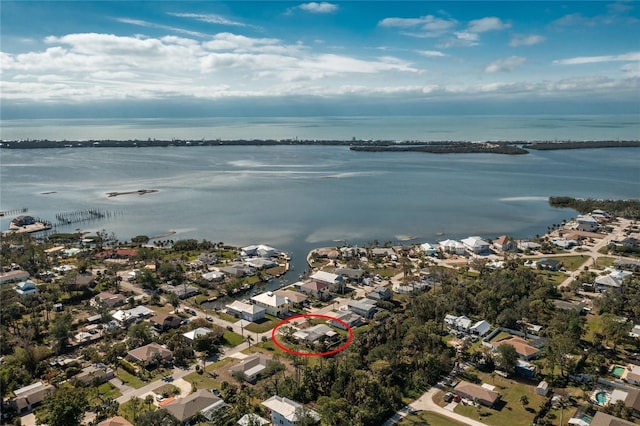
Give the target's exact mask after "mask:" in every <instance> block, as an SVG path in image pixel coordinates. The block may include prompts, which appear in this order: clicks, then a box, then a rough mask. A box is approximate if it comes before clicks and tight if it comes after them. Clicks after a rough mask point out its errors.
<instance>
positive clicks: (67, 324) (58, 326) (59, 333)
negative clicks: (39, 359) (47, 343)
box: [51, 312, 73, 354]
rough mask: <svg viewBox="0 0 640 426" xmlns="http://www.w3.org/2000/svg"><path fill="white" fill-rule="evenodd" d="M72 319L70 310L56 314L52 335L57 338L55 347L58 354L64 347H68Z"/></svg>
mask: <svg viewBox="0 0 640 426" xmlns="http://www.w3.org/2000/svg"><path fill="white" fill-rule="evenodd" d="M72 321H73V318H72V317H71V314H70V313H68V312H65V313H64V314H60V315H56V319H55V321H54V322H53V325H52V326H51V337H52V338H53V339H55V342H54V348H55V351H56V354H59V353H60V352H62V350H63V349H64V348H66V347H67V343H68V340H69V336H70V334H71V322H72Z"/></svg>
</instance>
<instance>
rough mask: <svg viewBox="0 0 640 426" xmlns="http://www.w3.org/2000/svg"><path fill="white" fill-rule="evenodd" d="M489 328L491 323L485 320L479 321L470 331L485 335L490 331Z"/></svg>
mask: <svg viewBox="0 0 640 426" xmlns="http://www.w3.org/2000/svg"><path fill="white" fill-rule="evenodd" d="M489 330H491V324H489V323H488V322H487V321H485V320H482V321H478V322H477V323H475V324H473V325H472V326H471V327H470V328H469V331H470V332H472V333H473V334H477V335H478V336H484V335H485V334H487V333H488V332H489Z"/></svg>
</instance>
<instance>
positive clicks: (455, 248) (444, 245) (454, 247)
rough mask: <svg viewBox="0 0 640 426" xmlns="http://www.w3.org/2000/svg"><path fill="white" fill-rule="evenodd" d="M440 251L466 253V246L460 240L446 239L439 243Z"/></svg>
mask: <svg viewBox="0 0 640 426" xmlns="http://www.w3.org/2000/svg"><path fill="white" fill-rule="evenodd" d="M438 248H439V249H440V251H442V252H444V253H449V254H458V255H463V254H465V246H464V244H462V243H461V242H460V241H456V240H444V241H440V242H439V243H438Z"/></svg>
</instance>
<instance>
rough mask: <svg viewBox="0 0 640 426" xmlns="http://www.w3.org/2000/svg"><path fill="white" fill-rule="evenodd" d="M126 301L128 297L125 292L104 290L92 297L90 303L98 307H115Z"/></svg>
mask: <svg viewBox="0 0 640 426" xmlns="http://www.w3.org/2000/svg"><path fill="white" fill-rule="evenodd" d="M126 301H127V298H126V297H125V296H124V295H123V294H120V293H110V292H108V291H103V292H101V293H98V295H96V296H95V297H94V298H93V299H91V302H90V303H91V305H92V306H94V307H96V308H97V307H99V306H106V307H108V308H115V307H116V306H120V305H124V304H125V302H126Z"/></svg>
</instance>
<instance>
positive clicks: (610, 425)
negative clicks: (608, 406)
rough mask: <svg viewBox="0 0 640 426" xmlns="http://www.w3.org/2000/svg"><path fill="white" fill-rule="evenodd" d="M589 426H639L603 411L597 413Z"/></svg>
mask: <svg viewBox="0 0 640 426" xmlns="http://www.w3.org/2000/svg"><path fill="white" fill-rule="evenodd" d="M570 424H571V423H570ZM588 426H637V424H636V423H633V422H630V421H629V420H623V419H621V418H620V417H614V416H612V415H611V414H607V413H605V412H603V411H597V412H596V414H595V415H594V416H593V419H591V423H589V425H588Z"/></svg>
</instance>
